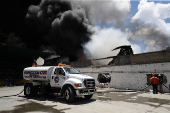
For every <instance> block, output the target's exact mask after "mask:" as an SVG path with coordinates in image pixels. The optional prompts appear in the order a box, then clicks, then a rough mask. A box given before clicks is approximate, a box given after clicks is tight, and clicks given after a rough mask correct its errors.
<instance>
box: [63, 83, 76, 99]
mask: <svg viewBox="0 0 170 113" xmlns="http://www.w3.org/2000/svg"><path fill="white" fill-rule="evenodd" d="M64 98H65V99H66V101H67V102H73V101H74V98H75V94H74V90H73V88H71V87H69V86H68V87H67V88H66V89H65V91H64Z"/></svg>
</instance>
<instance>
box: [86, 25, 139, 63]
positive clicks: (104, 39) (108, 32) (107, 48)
mask: <svg viewBox="0 0 170 113" xmlns="http://www.w3.org/2000/svg"><path fill="white" fill-rule="evenodd" d="M91 29H92V30H93V31H94V32H95V33H94V34H93V35H92V36H91V41H89V42H88V43H86V44H85V45H84V48H85V50H86V54H88V57H89V58H90V59H96V58H104V57H108V56H116V55H117V54H118V52H119V50H116V51H111V50H113V49H114V48H116V47H118V46H122V45H131V46H132V49H133V50H134V53H140V52H141V50H140V47H139V46H138V45H136V44H132V43H131V42H130V41H128V32H122V31H121V30H120V29H116V28H105V29H102V28H100V27H97V26H96V27H92V28H91ZM110 61H111V59H107V60H100V61H97V62H98V64H107V63H109V62H110Z"/></svg>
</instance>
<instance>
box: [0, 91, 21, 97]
mask: <svg viewBox="0 0 170 113" xmlns="http://www.w3.org/2000/svg"><path fill="white" fill-rule="evenodd" d="M23 91H24V89H23V90H22V91H21V92H20V93H18V94H16V95H9V96H2V97H0V98H3V97H11V96H18V95H20V94H21V93H22V92H23Z"/></svg>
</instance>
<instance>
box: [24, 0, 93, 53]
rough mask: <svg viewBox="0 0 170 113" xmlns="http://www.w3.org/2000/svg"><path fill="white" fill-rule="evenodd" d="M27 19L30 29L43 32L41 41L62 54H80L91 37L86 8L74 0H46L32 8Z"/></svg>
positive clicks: (29, 9)
mask: <svg viewBox="0 0 170 113" xmlns="http://www.w3.org/2000/svg"><path fill="white" fill-rule="evenodd" d="M26 19H27V21H28V26H29V28H30V29H33V30H35V31H36V32H39V33H41V34H42V39H41V40H45V43H46V45H49V46H51V48H52V49H54V50H55V51H57V50H58V49H59V50H60V51H57V54H60V55H66V56H69V55H77V56H80V55H82V54H83V48H82V46H81V45H82V44H84V43H86V42H88V41H89V40H90V35H91V32H90V31H89V30H88V25H89V21H88V19H87V17H86V13H85V10H84V9H83V8H81V6H80V5H78V4H76V3H75V2H72V1H65V0H42V1H41V3H40V4H39V5H37V6H34V5H31V6H30V7H29V8H28V12H27V15H26ZM44 47H45V46H43V48H44ZM46 49H48V47H47V48H46ZM61 51H62V52H61Z"/></svg>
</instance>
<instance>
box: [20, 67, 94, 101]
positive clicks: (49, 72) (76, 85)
mask: <svg viewBox="0 0 170 113" xmlns="http://www.w3.org/2000/svg"><path fill="white" fill-rule="evenodd" d="M23 78H24V79H26V80H29V81H28V82H26V83H25V85H24V94H25V96H37V95H38V94H44V93H45V94H56V93H57V94H58V95H61V96H62V97H64V98H65V99H66V101H67V102H73V101H74V98H75V97H82V96H84V97H85V98H86V99H90V98H91V97H92V96H93V94H94V93H95V92H96V87H95V79H94V78H93V77H90V76H88V75H83V74H80V73H79V72H78V71H77V70H76V69H74V68H72V67H70V66H68V67H67V66H48V67H28V68H25V69H24V71H23Z"/></svg>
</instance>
